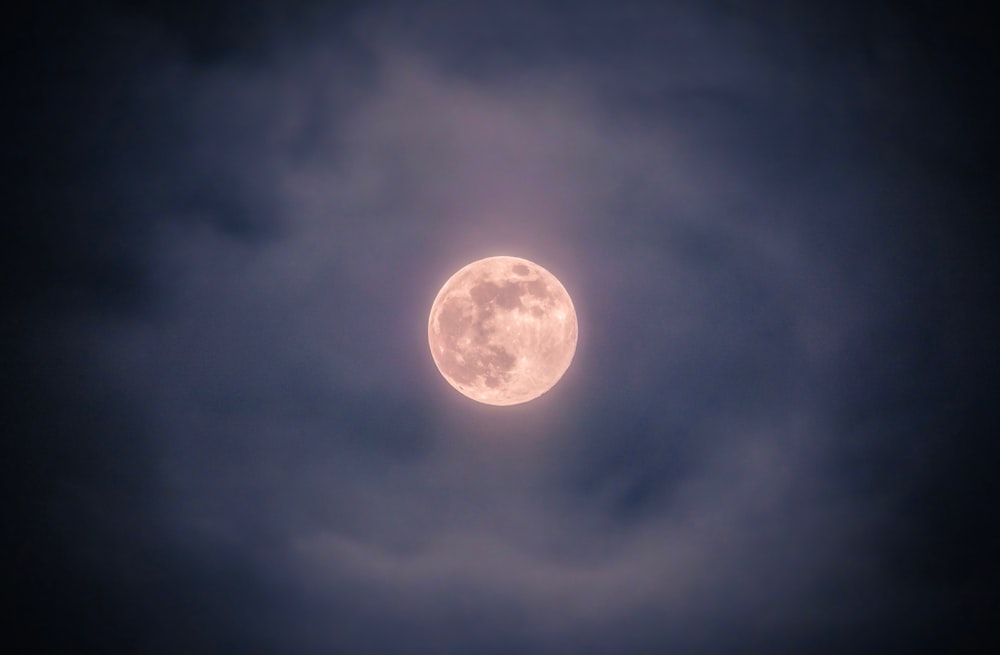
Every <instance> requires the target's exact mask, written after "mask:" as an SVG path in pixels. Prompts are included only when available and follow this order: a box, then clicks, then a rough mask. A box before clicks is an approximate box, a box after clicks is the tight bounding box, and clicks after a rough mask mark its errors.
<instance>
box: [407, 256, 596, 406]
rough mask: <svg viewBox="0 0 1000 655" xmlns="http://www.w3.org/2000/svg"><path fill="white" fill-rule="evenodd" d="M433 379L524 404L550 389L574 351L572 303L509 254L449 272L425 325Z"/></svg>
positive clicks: (483, 397) (492, 400)
mask: <svg viewBox="0 0 1000 655" xmlns="http://www.w3.org/2000/svg"><path fill="white" fill-rule="evenodd" d="M427 337H428V341H429V343H430V348H431V354H432V356H433V357H434V363H435V364H436V365H437V367H438V370H439V371H440V372H441V375H442V376H444V378H445V380H447V381H448V383H449V384H451V386H453V387H454V388H455V389H457V390H458V391H460V392H461V393H463V394H464V395H466V396H468V397H469V398H472V399H473V400H477V401H479V402H482V403H487V404H490V405H515V404H518V403H523V402H527V401H529V400H532V399H534V398H537V397H538V396H540V395H542V394H543V393H545V392H546V391H548V390H549V389H551V388H552V386H553V385H555V383H556V382H558V381H559V379H560V378H561V377H562V376H563V374H564V373H565V372H566V369H568V368H569V365H570V362H571V361H572V359H573V355H574V353H575V351H576V342H577V321H576V311H575V309H574V307H573V301H572V300H570V297H569V294H568V293H567V292H566V289H565V288H564V287H563V285H562V284H561V283H560V282H559V280H557V279H556V278H555V276H553V275H552V274H551V273H549V272H548V271H547V270H545V269H544V268H542V267H541V266H539V265H538V264H535V263H533V262H530V261H528V260H526V259H520V258H517V257H488V258H486V259H481V260H479V261H476V262H473V263H471V264H469V265H468V266H465V267H464V268H462V269H461V270H459V271H458V272H457V273H455V274H454V275H453V276H452V277H451V278H450V279H449V280H448V281H447V282H446V283H445V285H444V286H443V287H442V288H441V291H440V292H439V293H438V295H437V298H435V300H434V304H433V306H432V307H431V314H430V318H429V320H428V326H427Z"/></svg>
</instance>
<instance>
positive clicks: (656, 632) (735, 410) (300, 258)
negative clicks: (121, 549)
mask: <svg viewBox="0 0 1000 655" xmlns="http://www.w3.org/2000/svg"><path fill="white" fill-rule="evenodd" d="M303 11H305V10H303ZM310 15H317V16H324V18H321V19H318V20H319V23H318V24H319V25H320V26H323V25H327V23H324V22H323V21H324V20H333V19H332V18H330V16H334V17H336V18H337V19H338V20H339V19H340V18H341V17H340V16H337V15H336V14H330V15H327V14H324V13H323V12H322V11H318V13H317V14H310ZM118 20H120V21H122V22H121V23H120V24H121V25H123V26H125V27H123V29H124V30H126V31H129V30H134V31H136V32H148V33H149V34H151V35H152V34H159V35H160V37H158V38H162V41H154V43H160V44H161V45H160V46H156V45H154V46H144V47H147V48H149V49H150V51H151V52H152V53H153V54H150V55H149V58H150V60H151V62H150V64H149V66H148V74H147V75H146V76H145V77H144V78H143V79H142V80H136V81H134V82H133V85H134V87H133V89H134V90H133V91H132V93H133V94H134V96H135V97H136V98H138V100H136V102H137V103H138V105H139V106H141V107H143V108H145V109H146V110H147V111H146V112H145V113H142V119H141V120H142V124H143V125H145V126H147V128H150V133H158V134H162V133H168V134H173V135H175V137H176V138H173V139H170V140H164V142H156V143H153V142H149V141H143V140H141V139H140V140H137V141H134V142H132V145H131V146H122V147H120V148H118V149H116V150H115V151H114V152H115V157H114V158H113V159H112V162H111V163H110V164H109V166H110V168H111V170H113V171H114V175H112V176H111V178H112V179H114V180H116V182H115V184H114V185H110V186H109V187H108V189H109V192H108V193H109V197H111V198H112V200H111V202H112V203H116V204H117V207H118V209H119V211H121V212H124V213H127V214H128V215H129V216H130V217H131V218H130V220H133V221H135V222H136V224H141V225H143V226H144V227H143V228H142V230H141V237H137V241H136V242H137V243H138V244H141V245H139V246H138V248H139V250H140V252H141V253H142V257H141V270H142V280H143V283H144V285H145V288H146V289H147V292H148V296H147V298H146V299H145V301H144V305H143V306H144V310H143V312H142V313H141V315H135V316H122V315H109V314H106V313H104V314H96V315H90V316H86V317H83V318H75V319H74V326H75V328H77V329H80V330H82V334H83V335H84V336H83V337H80V338H79V340H80V341H82V342H83V344H84V348H85V349H86V352H87V364H88V367H89V373H88V376H89V378H88V379H90V380H92V383H93V384H95V385H96V386H97V388H99V389H101V390H102V393H104V394H106V395H107V396H108V397H110V398H114V399H115V403H117V404H119V405H121V406H123V407H127V408H128V411H129V413H130V416H131V417H132V420H134V421H135V422H136V424H138V425H140V426H141V434H142V435H143V437H142V439H143V440H144V441H143V443H144V444H145V445H146V448H147V450H148V457H149V460H150V462H151V464H149V466H148V470H149V472H150V481H149V482H148V486H149V488H150V495H151V498H152V499H153V500H152V501H150V503H149V510H148V514H147V517H146V518H145V519H144V521H145V522H146V524H147V525H148V529H149V531H150V533H151V534H155V535H156V537H155V540H156V541H157V542H159V543H160V544H161V546H160V548H161V549H162V553H163V554H162V555H161V557H162V558H163V560H164V561H171V562H198V563H199V564H198V565H194V564H177V566H179V567H180V568H181V569H183V570H186V571H189V572H193V571H196V570H199V567H206V568H208V569H216V567H215V566H214V565H213V564H212V562H218V561H232V562H234V564H233V568H232V569H227V570H228V571H230V573H229V574H221V573H218V571H217V569H216V572H215V573H211V574H205V575H202V576H199V575H196V574H195V573H191V576H192V577H193V578H194V579H192V580H191V581H190V586H191V587H192V588H195V589H201V590H202V592H201V593H200V594H195V595H200V596H203V597H204V598H207V599H209V600H207V601H205V603H206V605H207V607H209V609H208V610H206V613H205V615H206V616H207V617H209V618H207V619H205V620H206V621H207V622H208V623H209V625H208V627H207V628H205V629H206V630H207V631H208V632H210V633H211V632H215V633H217V634H218V635H219V636H218V638H217V642H216V643H217V644H221V646H220V647H223V648H233V649H240V648H243V646H244V645H245V644H246V643H248V641H254V642H256V643H257V645H258V646H259V647H260V648H262V649H263V650H265V651H268V652H271V651H274V652H303V653H311V652H317V653H318V652H340V651H343V652H360V651H364V652H372V653H379V652H385V653H394V652H401V651H406V652H427V653H448V652H456V653H457V652H470V651H475V652H482V653H492V652H496V653H501V652H512V651H514V650H516V651H517V652H546V653H555V652H567V653H569V652H573V653H588V652H590V653H605V652H609V653H610V652H616V653H617V652H646V650H650V651H656V652H662V651H663V650H680V651H682V652H704V653H715V652H732V651H734V650H735V651H739V652H747V650H748V649H749V650H751V651H753V650H761V651H769V650H772V649H773V648H775V647H776V646H778V645H779V644H785V645H787V644H790V645H793V646H795V645H801V647H802V648H804V649H809V650H810V651H811V652H822V648H824V647H825V648H829V649H832V650H831V652H833V651H835V650H836V649H837V648H840V647H842V646H844V645H849V644H853V643H858V642H857V641H855V640H862V641H864V643H865V644H882V645H888V647H895V646H894V645H898V644H900V643H903V641H904V640H903V639H902V638H901V637H899V638H897V637H877V638H875V637H871V636H870V635H869V634H868V633H867V632H865V631H866V630H868V627H867V626H870V625H872V624H881V625H884V626H887V627H888V629H890V630H892V629H893V628H894V627H896V626H900V625H902V622H903V621H904V620H910V621H913V620H915V618H921V619H922V618H926V617H930V616H932V612H933V608H934V607H935V605H934V604H933V603H932V602H924V601H923V598H925V596H922V595H921V594H920V593H917V594H916V595H914V594H913V593H912V591H913V590H912V589H911V588H910V587H909V586H907V583H906V582H905V581H904V580H902V579H901V577H900V576H899V575H898V573H897V572H895V571H894V570H893V569H892V568H891V567H889V566H887V565H886V563H885V557H886V548H887V546H886V543H887V540H888V539H889V535H890V533H891V532H892V531H893V530H894V529H895V528H894V523H893V520H894V518H893V517H894V516H895V515H896V512H897V511H898V508H899V503H900V501H899V498H900V497H901V496H905V495H906V493H907V491H908V490H909V489H911V488H916V485H917V483H912V487H911V486H908V485H910V484H911V483H907V482H902V483H899V484H888V483H887V484H883V485H876V486H875V487H874V488H872V487H866V486H865V479H864V473H863V471H859V470H852V468H851V467H850V463H851V462H852V461H855V459H856V458H861V459H863V458H864V457H865V456H866V455H867V454H868V453H873V452H886V451H889V452H893V451H895V450H896V449H900V448H902V447H904V443H905V442H904V438H903V437H902V436H901V435H900V431H899V430H897V429H895V428H892V427H891V426H890V427H885V426H886V424H885V423H882V421H883V420H884V419H883V418H882V417H883V416H884V414H883V412H882V410H880V409H876V410H872V409H871V408H872V407H873V406H878V404H879V402H881V399H882V394H883V393H884V392H885V390H886V387H887V386H889V387H894V386H896V385H897V384H898V380H899V379H901V378H902V377H903V376H904V375H905V373H906V372H907V371H908V370H909V368H908V366H909V364H907V363H905V362H906V359H907V358H908V357H909V356H910V354H911V351H910V347H911V345H912V344H911V343H910V342H907V341H903V342H899V341H897V340H895V339H894V337H893V336H892V335H893V334H895V330H896V328H897V327H898V326H899V325H901V324H906V323H907V321H909V320H911V317H912V315H913V314H912V313H913V311H914V304H913V301H912V300H910V299H908V297H907V294H909V293H912V287H911V285H910V283H909V282H908V281H907V280H906V278H905V273H906V272H907V271H909V270H912V269H913V268H914V266H917V264H916V263H915V262H916V260H917V259H918V257H919V254H918V253H917V252H916V249H915V248H913V247H912V246H913V243H914V241H913V239H914V237H907V238H905V239H896V238H895V233H894V230H895V228H896V227H898V225H899V222H898V221H899V218H898V215H896V214H895V213H893V212H898V211H900V210H902V209H914V208H916V207H918V206H919V205H920V204H921V201H922V200H921V199H922V198H923V196H922V195H921V193H922V192H921V191H919V190H918V191H915V192H914V195H913V196H912V197H910V198H907V199H904V200H902V201H901V200H899V198H898V197H896V196H894V195H893V194H894V190H893V187H889V186H887V185H886V180H887V179H890V178H891V177H892V175H891V174H890V173H889V172H887V171H886V168H885V167H884V165H883V163H884V162H883V161H882V160H881V159H878V158H876V157H875V156H874V155H873V152H874V151H875V150H876V148H875V146H874V145H873V143H874V142H873V141H872V136H871V134H872V132H871V130H872V129H873V126H877V125H878V122H879V121H878V119H879V117H882V116H887V115H890V116H891V115H893V113H894V112H896V111H897V109H898V108H897V107H896V105H895V104H893V103H894V101H893V100H892V99H891V98H889V97H888V96H882V95H880V93H879V92H878V90H872V91H871V92H870V93H867V94H863V95H862V96H860V97H858V96H857V95H855V96H853V97H854V98H855V99H853V100H851V99H849V100H845V101H843V103H840V104H837V105H835V106H831V105H830V104H828V103H830V101H831V100H832V99H833V98H836V97H837V96H838V94H840V93H843V94H852V93H856V92H857V90H858V85H859V84H862V85H865V84H871V85H877V84H878V81H879V76H880V75H889V74H888V73H885V72H884V70H883V69H880V68H879V67H878V66H876V65H873V66H870V67H867V68H863V69H862V70H861V71H860V72H859V73H858V74H857V75H854V74H852V71H851V70H850V68H849V67H847V68H844V67H840V66H837V65H834V64H832V63H831V60H830V58H828V55H827V54H826V53H824V52H821V51H812V50H810V49H809V48H808V47H806V46H803V45H802V44H801V43H799V42H798V41H797V40H796V38H795V37H793V36H789V35H787V34H785V33H782V32H780V31H779V32H775V31H774V28H775V25H780V22H770V21H771V19H768V20H763V19H758V22H755V19H754V18H752V17H748V16H745V15H741V14H740V13H738V12H728V11H723V10H721V9H702V8H700V7H694V6H688V5H687V4H686V3H676V4H675V5H672V6H670V7H667V8H660V7H657V8H653V7H652V5H649V4H646V3H626V5H625V6H623V7H622V8H619V9H616V10H614V11H612V10H611V9H610V8H608V7H605V6H603V5H602V6H598V5H593V6H590V5H584V6H583V7H581V10H580V11H579V12H578V13H577V12H574V13H573V14H572V15H569V14H563V13H560V12H558V11H555V10H552V9H549V8H546V7H543V6H540V5H539V6H534V5H533V6H532V7H530V8H528V7H526V8H524V11H523V12H521V11H520V10H519V11H518V12H516V13H512V10H510V9H501V8H500V5H497V6H496V7H485V6H484V7H482V8H480V9H477V10H476V11H474V12H473V11H472V10H471V9H469V10H453V9H451V8H448V9H446V8H445V6H444V5H443V4H436V3H428V5H427V6H426V7H425V8H424V9H422V10H420V11H417V10H414V9H411V8H409V5H407V6H406V7H404V6H402V5H400V6H395V5H386V6H382V7H378V8H367V9H365V10H362V11H359V12H358V13H356V14H352V15H351V17H350V19H349V20H348V21H347V23H345V24H341V23H336V33H337V34H338V35H339V36H340V37H343V38H342V40H332V39H329V38H325V37H324V35H323V30H322V29H320V28H318V27H317V25H316V24H312V25H306V24H300V23H298V22H297V21H296V20H291V19H290V20H289V21H288V22H282V23H280V24H279V25H278V27H276V28H275V30H274V32H273V33H268V32H267V31H266V30H264V36H263V37H262V41H263V42H264V43H265V44H266V45H265V46H263V53H260V52H257V53H256V54H255V56H252V57H246V58H239V57H233V58H220V59H218V60H212V61H208V62H206V61H200V60H197V59H191V58H190V56H188V57H185V56H184V55H183V54H181V53H182V49H181V48H180V47H179V46H178V45H177V44H176V43H174V42H172V41H171V37H170V35H169V33H167V34H163V33H162V32H160V31H159V29H160V28H156V27H154V26H152V25H150V24H148V23H144V22H142V20H141V19H137V18H135V17H134V16H133V17H124V18H119V19H118ZM807 22H808V21H803V24H806V23H807ZM329 25H331V27H330V29H331V30H333V27H332V25H334V23H332V22H331V23H329ZM345 25H346V27H345ZM497 25H499V26H500V28H501V29H498V30H497V34H498V36H497V37H496V41H490V40H488V39H487V40H485V41H484V42H483V44H482V47H481V48H472V47H471V46H470V45H469V44H470V43H471V42H476V43H478V41H476V39H474V38H473V37H474V36H476V35H480V34H487V33H490V29H488V28H489V27H490V26H497ZM521 27H523V28H524V32H523V34H521V33H520V29H519V28H521ZM515 28H518V29H515ZM661 28H662V29H661ZM260 29H263V28H260ZM518 34H521V35H520V36H518ZM345 35H346V36H345ZM772 37H773V38H772ZM522 41H523V42H522ZM884 42H885V43H888V44H889V45H888V46H887V47H888V48H889V49H890V50H892V48H893V47H895V45H896V43H897V41H894V40H892V39H887V40H886V41H884ZM157 48H159V49H157ZM893 52H896V51H893ZM466 53H471V54H469V55H468V56H467V57H466ZM503 53H509V56H508V57H506V58H504V57H502V56H501V55H502V54H503ZM792 55H794V56H792ZM890 59H891V58H890ZM859 65H860V64H859ZM899 65H900V66H903V65H904V64H899ZM887 79H896V78H895V77H892V76H888V77H887ZM859 80H860V82H859ZM906 129H907V128H906V127H905V126H904V127H901V128H900V133H901V134H905V133H906ZM896 157H899V155H898V154H897V155H896ZM925 193H926V197H928V198H930V197H931V196H932V195H933V194H932V192H931V191H926V192H925ZM935 193H936V192H935ZM934 229H937V228H934ZM495 254H509V255H516V256H522V257H526V258H529V259H532V260H534V261H537V262H539V263H540V264H542V265H543V266H545V267H546V268H548V269H549V270H551V271H553V272H554V273H555V274H556V275H557V276H558V277H559V278H560V280H561V281H562V282H563V283H564V284H565V286H566V287H567V289H568V290H569V292H570V294H571V295H572V297H573V299H574V303H575V305H576V306H577V309H578V312H579V315H580V344H579V347H578V351H577V356H576V361H575V362H574V364H573V366H572V367H571V368H570V370H569V372H568V373H567V375H566V377H565V378H564V379H563V380H562V381H561V382H560V384H559V385H557V387H556V388H554V389H553V390H552V391H551V392H550V393H548V394H546V395H545V396H543V397H542V398H540V399H539V400H538V401H536V402H533V403H530V404H528V405H525V406H520V407H515V408H503V409H497V408H492V407H485V406H477V405H474V404H473V403H471V402H470V401H468V400H467V399H464V398H461V397H459V396H458V395H457V394H455V393H454V392H453V391H452V390H451V389H450V388H449V387H448V386H447V384H446V383H445V382H444V380H442V379H441V378H440V376H439V375H438V373H437V371H436V370H434V366H433V362H432V360H431V358H430V355H429V353H428V352H427V346H426V343H425V338H426V337H425V334H426V320H427V312H428V311H429V308H430V302H431V301H432V300H433V297H434V294H435V293H436V292H437V289H438V288H439V287H440V285H441V284H442V283H443V282H444V280H446V279H447V277H448V276H449V275H450V274H451V273H452V272H454V271H455V270H457V269H458V268H459V267H461V266H462V265H464V264H466V263H468V262H469V261H472V260H474V259H477V258H480V257H484V256H489V255H495ZM74 343H78V341H77V340H76V338H75V339H74ZM900 362H904V363H900ZM866 416H870V417H871V418H870V419H869V418H865V417H866ZM862 468H864V467H862ZM119 520H120V521H121V522H122V524H123V525H125V524H127V521H128V520H130V519H129V518H128V517H127V516H124V515H123V516H122V517H121V518H120V519H119ZM112 522H114V519H112ZM232 579H240V580H246V585H247V586H248V587H249V588H250V589H251V591H249V592H247V593H246V594H244V593H242V592H241V591H240V587H239V585H235V584H234V583H233V582H231V581H230V580H232ZM130 584H132V583H130ZM230 609H232V610H233V611H234V613H235V615H237V616H239V617H242V618H241V619H239V620H238V621H236V622H235V623H238V625H237V624H234V623H229V622H226V621H223V620H221V619H218V618H211V617H222V616H225V615H226V614H227V612H228V610H230ZM244 623H246V624H252V625H254V626H255V628H254V630H252V631H247V632H243V631H244V629H245V626H244ZM159 631H160V632H163V629H162V628H160V629H159ZM251 633H252V636H251ZM836 635H840V636H839V637H836ZM137 639H138V643H142V642H143V638H142V637H138V638H137ZM838 639H839V640H840V641H838ZM195 642H197V640H195ZM167 643H174V642H170V641H169V640H168V642H167ZM176 643H178V644H182V643H183V642H182V641H181V640H177V641H176ZM168 649H169V648H168Z"/></svg>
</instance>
